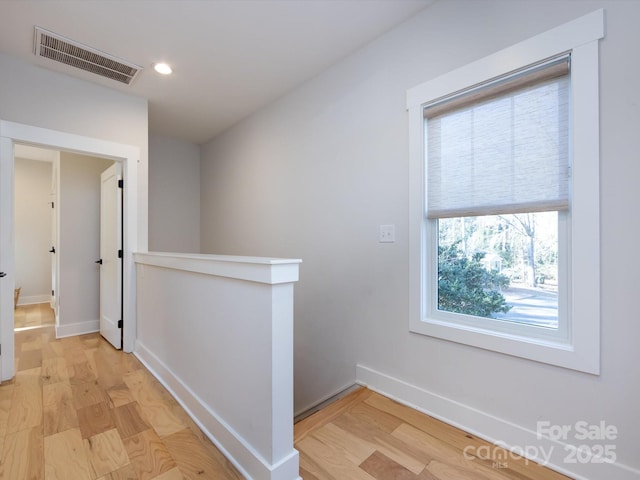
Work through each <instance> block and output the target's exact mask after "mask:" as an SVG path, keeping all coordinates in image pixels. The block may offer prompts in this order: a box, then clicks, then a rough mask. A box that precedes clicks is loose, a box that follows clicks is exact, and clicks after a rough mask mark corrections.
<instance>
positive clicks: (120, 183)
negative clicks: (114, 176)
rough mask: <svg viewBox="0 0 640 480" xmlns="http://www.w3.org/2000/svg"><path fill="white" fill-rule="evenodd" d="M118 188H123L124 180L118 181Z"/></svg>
mask: <svg viewBox="0 0 640 480" xmlns="http://www.w3.org/2000/svg"><path fill="white" fill-rule="evenodd" d="M118 188H124V180H123V179H122V178H121V179H120V180H118Z"/></svg>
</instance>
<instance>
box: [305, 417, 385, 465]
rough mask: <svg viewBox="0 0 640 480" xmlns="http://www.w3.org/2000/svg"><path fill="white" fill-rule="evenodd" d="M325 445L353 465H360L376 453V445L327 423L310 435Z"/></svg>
mask: <svg viewBox="0 0 640 480" xmlns="http://www.w3.org/2000/svg"><path fill="white" fill-rule="evenodd" d="M312 435H313V437H314V438H316V439H317V440H320V441H321V442H322V443H324V444H325V445H330V446H331V447H333V448H335V449H337V450H339V451H341V452H342V453H341V455H342V456H344V457H345V458H346V459H347V460H349V461H350V462H351V463H353V464H355V465H360V464H361V463H362V462H364V461H365V460H366V459H367V458H368V457H370V456H371V455H372V454H373V453H374V452H375V451H376V445H374V444H373V443H371V442H368V441H366V440H364V439H361V438H358V437H357V436H355V435H352V434H351V433H349V432H347V431H346V430H343V429H341V428H340V427H337V426H335V425H334V424H333V423H328V424H326V425H324V426H322V427H321V428H319V429H317V430H315V431H314V432H313V433H312Z"/></svg>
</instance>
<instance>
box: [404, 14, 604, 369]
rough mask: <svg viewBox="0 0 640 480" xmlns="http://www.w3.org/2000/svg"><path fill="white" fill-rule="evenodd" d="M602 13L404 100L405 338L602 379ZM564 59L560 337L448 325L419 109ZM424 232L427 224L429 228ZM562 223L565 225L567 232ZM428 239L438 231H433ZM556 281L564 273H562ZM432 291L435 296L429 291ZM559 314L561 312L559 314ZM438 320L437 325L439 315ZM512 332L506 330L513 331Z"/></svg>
mask: <svg viewBox="0 0 640 480" xmlns="http://www.w3.org/2000/svg"><path fill="white" fill-rule="evenodd" d="M601 38H604V10H602V9H601V10H597V11H595V12H592V13H590V14H587V15H585V16H583V17H580V18H578V19H576V20H573V21H571V22H569V23H565V24H563V25H560V26H559V27H556V28H554V29H552V30H549V31H547V32H544V33H542V34H540V35H537V36H535V37H533V38H530V39H528V40H525V41H523V42H520V43H518V44H516V45H513V46H511V47H509V48H506V49H504V50H501V51H499V52H497V53H495V54H493V55H490V56H488V57H485V58H482V59H480V60H477V61H475V62H473V63H471V64H469V65H466V66H464V67H461V68H458V69H456V70H454V71H451V72H449V73H446V74H444V75H442V76H440V77H437V78H435V79H433V80H430V81H428V82H425V83H423V84H421V85H418V86H416V87H413V88H411V89H410V90H408V91H407V109H408V112H409V141H410V165H409V174H410V176H409V199H410V203H409V205H410V206H409V215H410V218H409V234H410V235H409V260H410V267H409V269H410V270H409V271H410V277H409V287H410V294H409V300H410V308H409V313H410V320H409V328H410V331H412V332H415V333H419V334H423V335H428V336H432V337H436V338H440V339H444V340H449V341H453V342H457V343H462V344H466V345H471V346H474V347H479V348H484V349H488V350H492V351H496V352H501V353H505V354H508V355H514V356H517V357H522V358H527V359H530V360H535V361H538V362H543V363H548V364H552V365H557V366H561V367H565V368H570V369H574V370H579V371H583V372H587V373H591V374H595V375H598V374H599V373H600V216H599V205H600V199H599V188H600V184H599V165H600V141H599V137H600V124H599V79H598V72H599V59H598V57H599V55H598V40H599V39H601ZM563 53H571V101H570V107H569V108H570V129H571V133H570V142H571V143H570V152H571V159H570V165H571V166H572V170H571V177H572V178H571V182H572V184H571V187H570V188H571V210H570V214H568V215H567V216H566V217H567V218H568V221H566V222H565V221H564V220H563V218H565V215H564V214H560V220H559V249H561V250H564V251H565V252H566V254H565V255H564V256H565V262H564V265H559V269H562V270H564V272H565V273H564V274H565V275H566V276H567V277H566V278H567V282H566V285H567V288H566V292H562V293H561V295H564V297H563V298H562V299H561V300H560V305H565V306H566V308H564V307H561V309H562V311H560V312H559V314H560V316H561V317H563V318H561V322H563V326H562V327H561V328H560V329H559V332H560V333H559V334H557V335H555V336H554V335H551V336H548V335H546V336H545V335H535V334H528V333H527V329H526V328H522V327H521V326H519V325H518V324H515V323H513V322H497V323H499V324H500V328H490V327H489V326H487V325H488V324H487V323H486V322H485V321H479V322H478V323H477V324H476V323H469V322H460V321H450V320H451V319H453V318H455V317H460V315H457V314H456V315H454V317H450V319H449V320H447V312H441V311H438V314H434V312H435V311H436V310H437V308H434V305H433V302H430V301H429V297H430V296H431V298H435V297H434V296H433V291H432V292H431V294H429V292H428V289H427V285H429V283H431V284H433V283H434V282H428V281H427V279H428V277H427V275H433V276H434V277H433V278H435V276H436V275H437V253H434V252H437V248H436V249H433V248H429V247H428V245H432V244H433V241H434V240H433V239H434V238H435V237H434V235H437V232H434V224H435V222H436V220H427V218H426V215H425V211H426V210H425V206H426V205H425V198H426V195H425V188H426V178H425V120H424V115H423V109H424V106H425V105H426V104H428V103H430V102H432V101H434V100H436V99H439V98H443V97H446V96H448V95H451V94H452V93H455V92H459V91H462V90H465V89H468V88H470V87H473V86H476V85H479V84H482V83H484V82H486V81H488V80H490V79H493V78H496V77H499V76H501V75H505V74H507V73H509V72H513V71H516V70H520V69H523V68H525V67H527V66H529V65H533V64H535V63H537V62H540V61H542V60H545V59H548V58H551V57H554V56H557V55H560V54H563ZM430 222H431V223H430ZM564 223H567V224H566V225H564ZM435 230H437V225H436V228H435ZM561 274H562V273H561ZM431 288H433V287H431ZM565 310H566V311H565ZM443 313H444V315H442V314H443ZM510 325H512V327H510Z"/></svg>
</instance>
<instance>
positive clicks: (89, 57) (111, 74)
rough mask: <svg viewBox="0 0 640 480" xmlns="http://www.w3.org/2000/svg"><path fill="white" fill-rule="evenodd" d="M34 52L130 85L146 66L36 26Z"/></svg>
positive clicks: (39, 55)
mask: <svg viewBox="0 0 640 480" xmlns="http://www.w3.org/2000/svg"><path fill="white" fill-rule="evenodd" d="M34 53H35V54H36V56H38V57H43V58H48V59H50V60H54V61H56V62H60V63H64V64H65V65H69V66H72V67H75V68H79V69H81V70H85V71H87V72H91V73H95V74H96V75H100V76H101V77H105V78H110V79H111V80H116V81H117V82H121V83H124V84H126V85H129V84H130V83H131V82H132V81H133V79H134V78H135V77H136V75H137V74H138V72H139V71H140V70H142V67H140V66H138V65H135V64H132V63H129V62H126V61H124V60H122V59H119V58H116V57H113V56H111V55H107V54H106V53H104V52H101V51H99V50H96V49H95V48H91V47H88V46H86V45H83V44H81V43H78V42H74V41H73V40H69V39H68V38H65V37H62V36H60V35H57V34H55V33H53V32H49V31H47V30H44V29H42V28H40V27H35V45H34Z"/></svg>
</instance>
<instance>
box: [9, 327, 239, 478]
mask: <svg viewBox="0 0 640 480" xmlns="http://www.w3.org/2000/svg"><path fill="white" fill-rule="evenodd" d="M15 340H16V341H15V346H16V371H17V373H16V377H15V379H14V380H12V381H11V382H8V383H6V382H5V383H3V384H2V385H0V452H2V454H1V460H0V478H2V479H6V480H23V479H24V480H40V479H46V480H58V479H59V480H84V479H100V480H147V479H156V480H177V479H222V480H226V479H230V480H231V479H233V480H237V479H242V478H243V477H242V476H241V475H240V474H239V473H238V472H237V470H236V469H235V468H234V467H233V466H232V465H231V464H230V463H229V462H228V461H227V460H226V459H225V458H224V457H223V455H222V454H221V453H220V452H219V451H218V450H217V449H216V448H215V446H214V445H213V444H212V443H211V442H210V441H209V440H208V439H207V438H206V437H205V436H204V435H203V434H202V432H201V431H200V430H199V428H198V427H197V425H195V424H194V422H193V421H192V420H191V419H190V418H189V417H188V415H187V414H186V413H185V412H184V410H183V409H182V408H181V407H180V406H179V405H178V404H177V402H176V401H175V400H174V399H173V398H172V397H171V395H169V393H168V392H167V391H166V390H165V389H164V387H162V385H160V384H159V383H158V382H157V381H156V380H155V379H154V378H153V376H152V375H151V374H150V373H149V372H148V371H147V370H146V369H145V368H144V367H143V366H142V365H141V364H140V363H139V362H138V361H137V359H136V358H135V357H134V356H133V355H131V354H125V353H122V352H119V351H117V350H115V349H114V348H112V347H111V345H109V344H108V343H107V342H105V341H104V340H103V339H102V337H100V336H99V335H98V334H90V335H82V336H78V337H71V338H65V339H61V340H55V334H54V329H53V327H51V326H48V327H42V328H36V329H29V330H24V331H18V332H16V334H15Z"/></svg>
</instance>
